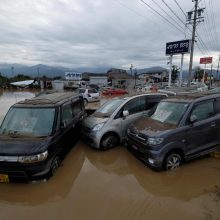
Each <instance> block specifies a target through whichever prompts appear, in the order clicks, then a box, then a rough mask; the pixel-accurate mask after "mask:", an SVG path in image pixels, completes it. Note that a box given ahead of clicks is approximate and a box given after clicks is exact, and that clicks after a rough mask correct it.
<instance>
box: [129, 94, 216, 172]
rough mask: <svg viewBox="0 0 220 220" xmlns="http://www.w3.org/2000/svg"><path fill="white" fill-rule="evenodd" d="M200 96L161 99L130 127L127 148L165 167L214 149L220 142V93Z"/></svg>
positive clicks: (138, 155)
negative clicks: (155, 106)
mask: <svg viewBox="0 0 220 220" xmlns="http://www.w3.org/2000/svg"><path fill="white" fill-rule="evenodd" d="M200 96H201V97H200ZM200 96H193V95H191V96H184V97H181V96H180V97H178V96H177V97H174V98H169V99H164V100H162V101H161V102H160V103H159V104H158V106H157V108H156V109H155V110H154V111H153V112H152V113H151V114H150V115H149V116H148V117H142V118H141V119H139V120H137V121H136V122H134V123H133V124H132V125H131V126H130V127H129V128H128V130H127V142H126V146H127V147H128V149H130V150H131V151H132V152H133V153H134V154H135V155H136V156H137V157H138V158H139V159H141V160H142V161H144V162H145V163H146V164H148V165H150V166H151V167H153V168H155V169H162V168H164V169H166V170H169V169H174V168H176V167H179V166H180V165H181V164H182V162H184V161H186V160H190V159H193V158H196V157H199V156H202V155H205V154H208V153H211V152H213V151H215V150H216V149H217V148H219V144H220V132H219V131H220V94H215V95H208V96H202V95H200Z"/></svg>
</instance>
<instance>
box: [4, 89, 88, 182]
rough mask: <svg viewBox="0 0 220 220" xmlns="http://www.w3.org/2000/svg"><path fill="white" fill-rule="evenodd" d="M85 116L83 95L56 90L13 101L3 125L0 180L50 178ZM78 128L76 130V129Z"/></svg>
mask: <svg viewBox="0 0 220 220" xmlns="http://www.w3.org/2000/svg"><path fill="white" fill-rule="evenodd" d="M83 116H84V103H83V98H82V96H80V95H78V94H77V95H76V94H73V93H53V94H49V95H43V96H38V97H35V98H32V99H29V100H25V101H21V102H18V103H17V104H15V105H13V106H12V107H11V108H10V109H9V111H8V113H7V114H6V116H5V118H4V120H3V122H2V125H1V127H0V182H17V181H33V180H41V179H47V178H49V177H50V176H52V175H53V174H54V173H55V171H56V170H57V168H58V167H59V165H60V163H61V161H62V159H63V158H64V156H65V154H66V153H67V152H68V150H69V147H71V146H69V142H70V141H71V140H72V139H73V138H74V137H75V138H77V137H78V136H79V135H78V134H77V131H78V130H79V128H78V124H79V122H80V121H81V120H82V118H83ZM74 132H76V133H74Z"/></svg>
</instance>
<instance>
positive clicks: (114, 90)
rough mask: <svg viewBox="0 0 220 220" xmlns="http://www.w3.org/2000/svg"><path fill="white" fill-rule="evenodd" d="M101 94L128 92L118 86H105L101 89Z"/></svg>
mask: <svg viewBox="0 0 220 220" xmlns="http://www.w3.org/2000/svg"><path fill="white" fill-rule="evenodd" d="M102 94H103V95H125V94H128V92H127V91H126V90H124V89H118V88H107V89H104V90H103V91H102Z"/></svg>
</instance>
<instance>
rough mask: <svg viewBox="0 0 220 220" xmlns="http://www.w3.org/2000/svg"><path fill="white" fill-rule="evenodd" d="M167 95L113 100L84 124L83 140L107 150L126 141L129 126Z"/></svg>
mask: <svg viewBox="0 0 220 220" xmlns="http://www.w3.org/2000/svg"><path fill="white" fill-rule="evenodd" d="M166 97H167V95H166V94H159V93H152V94H141V95H135V96H131V97H119V98H113V99H111V100H109V101H107V102H105V103H104V104H103V105H102V106H101V107H100V108H99V109H98V110H96V111H95V112H94V113H93V114H92V115H90V116H89V117H87V118H85V119H84V121H83V122H82V135H83V139H84V140H85V141H86V142H87V143H88V144H89V145H90V146H91V147H94V148H96V149H102V150H107V149H109V148H112V147H114V146H116V145H117V144H119V143H121V142H123V141H124V139H125V136H126V129H127V127H128V125H129V124H130V123H132V122H134V121H135V120H137V119H138V118H140V117H141V116H143V115H144V114H146V113H147V112H148V111H149V110H150V109H152V108H153V107H154V106H155V105H156V104H158V103H159V102H160V100H161V99H163V98H166Z"/></svg>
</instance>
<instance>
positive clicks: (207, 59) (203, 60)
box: [199, 57, 212, 64]
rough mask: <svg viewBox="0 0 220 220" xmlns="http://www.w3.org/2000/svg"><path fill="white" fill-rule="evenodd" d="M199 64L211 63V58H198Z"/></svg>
mask: <svg viewBox="0 0 220 220" xmlns="http://www.w3.org/2000/svg"><path fill="white" fill-rule="evenodd" d="M199 63H200V64H209V63H212V57H202V58H200V62H199Z"/></svg>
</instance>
